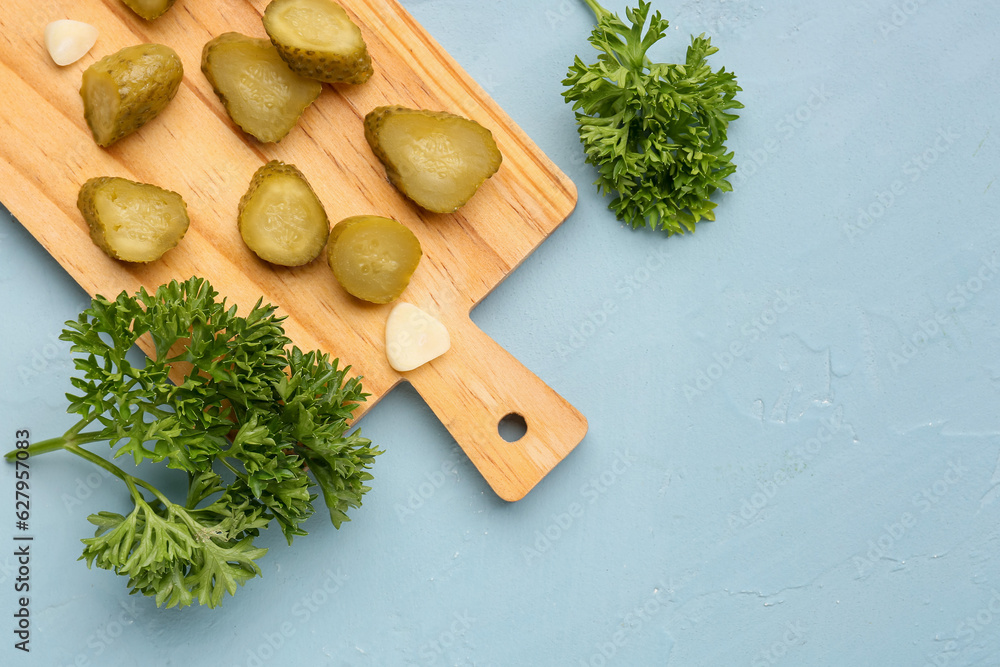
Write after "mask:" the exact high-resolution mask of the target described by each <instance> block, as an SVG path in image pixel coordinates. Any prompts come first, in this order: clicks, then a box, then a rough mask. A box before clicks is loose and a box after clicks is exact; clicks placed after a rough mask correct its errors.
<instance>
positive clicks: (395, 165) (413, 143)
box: [365, 106, 503, 213]
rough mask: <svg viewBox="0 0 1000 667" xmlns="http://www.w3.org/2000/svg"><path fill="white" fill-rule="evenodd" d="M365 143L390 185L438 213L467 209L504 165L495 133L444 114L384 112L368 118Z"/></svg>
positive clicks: (387, 109) (378, 110) (380, 110)
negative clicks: (488, 180)
mask: <svg viewBox="0 0 1000 667" xmlns="http://www.w3.org/2000/svg"><path fill="white" fill-rule="evenodd" d="M365 139H367V140H368V144H369V145H370V146H371V148H372V151H373V152H374V153H375V156H376V157H378V159H379V160H380V161H381V162H382V164H383V165H384V166H385V171H386V176H388V178H389V181H390V182H391V183H392V184H393V185H395V186H396V188H398V189H399V191H400V192H402V193H403V194H404V195H406V196H407V197H409V198H410V199H412V200H413V201H414V202H416V203H417V204H418V205H420V206H421V207H423V208H425V209H427V210H428V211H432V212H435V213H451V212H453V211H455V210H457V209H458V208H459V207H461V206H463V205H465V203H466V202H468V201H469V199H471V198H472V196H473V195H474V194H476V191H477V190H478V189H479V186H481V185H482V184H483V183H484V182H485V181H486V179H488V178H489V177H491V176H492V175H493V174H495V173H496V172H497V170H498V169H499V168H500V163H501V162H502V161H503V156H502V155H501V154H500V149H498V148H497V145H496V141H494V139H493V133H492V132H490V131H489V130H488V129H486V128H485V127H483V126H482V125H480V124H479V123H477V122H475V121H473V120H469V119H468V118H463V117H462V116H456V115H455V114H450V113H447V112H443V111H427V110H424V109H408V108H406V107H401V106H385V107H378V108H376V109H374V110H373V111H371V112H370V113H368V115H367V116H365Z"/></svg>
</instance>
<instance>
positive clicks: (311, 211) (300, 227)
mask: <svg viewBox="0 0 1000 667" xmlns="http://www.w3.org/2000/svg"><path fill="white" fill-rule="evenodd" d="M239 228H240V235H241V236H242V237H243V241H244V242H245V243H246V244H247V246H248V247H249V248H250V249H251V250H253V251H254V253H256V255H257V256H258V257H260V258H261V259H263V260H265V261H268V262H271V263H272V264H280V265H282V266H302V265H303V264H308V263H309V262H311V261H313V260H314V259H316V258H317V257H319V254H320V253H321V252H323V246H325V245H326V239H327V237H328V236H329V235H330V222H329V220H328V219H327V217H326V211H325V210H324V209H323V204H322V203H321V202H320V200H319V198H318V197H317V196H316V193H315V192H313V189H312V187H310V185H309V182H308V181H306V177H305V176H303V175H302V172H301V171H299V170H298V169H297V168H296V167H295V166H294V165H291V164H285V163H284V162H279V161H278V160H272V161H271V162H268V163H267V164H265V165H264V166H263V167H261V168H260V169H258V170H257V173H255V174H254V175H253V179H252V180H251V181H250V188H249V189H248V190H247V193H246V194H245V195H243V198H242V199H241V200H240V207H239Z"/></svg>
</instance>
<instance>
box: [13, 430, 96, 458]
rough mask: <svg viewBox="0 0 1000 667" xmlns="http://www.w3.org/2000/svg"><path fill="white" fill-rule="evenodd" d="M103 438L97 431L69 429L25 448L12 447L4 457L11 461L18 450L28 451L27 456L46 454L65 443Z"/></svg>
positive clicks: (82, 442)
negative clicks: (56, 436) (82, 431)
mask: <svg viewBox="0 0 1000 667" xmlns="http://www.w3.org/2000/svg"><path fill="white" fill-rule="evenodd" d="M102 439H104V436H102V434H101V433H100V432H99V431H87V432H84V433H78V432H74V430H73V429H70V430H69V431H67V432H66V434H65V435H61V436H59V437H58V438H49V439H48V440H41V441H39V442H33V443H31V444H30V445H28V447H27V449H14V450H11V451H9V452H7V453H6V454H4V458H6V459H7V460H8V461H13V460H14V458H15V457H16V456H17V453H18V452H25V451H26V452H28V455H29V456H38V455H39V454H46V453H48V452H55V451H58V450H60V449H65V448H66V447H67V445H71V444H86V443H88V442H96V441H98V440H102Z"/></svg>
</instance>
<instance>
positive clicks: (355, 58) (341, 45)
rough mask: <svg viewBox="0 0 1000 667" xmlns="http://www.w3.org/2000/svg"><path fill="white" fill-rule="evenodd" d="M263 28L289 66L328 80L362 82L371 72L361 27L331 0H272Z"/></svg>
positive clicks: (319, 78) (266, 10)
mask: <svg viewBox="0 0 1000 667" xmlns="http://www.w3.org/2000/svg"><path fill="white" fill-rule="evenodd" d="M263 21H264V30H265V31H266V32H267V34H268V36H269V37H270V38H271V42H272V43H273V44H274V46H275V47H276V48H277V49H278V53H280V54H281V57H282V58H284V59H285V61H286V62H287V63H288V66H289V67H291V68H292V70H294V71H295V72H298V73H299V74H301V75H302V76H307V77H309V78H312V79H317V80H319V81H326V82H327V83H354V84H357V83H364V82H365V81H367V80H368V79H369V78H370V77H371V75H372V59H371V56H370V55H369V54H368V47H367V46H366V45H365V40H364V37H363V36H362V35H361V29H360V28H358V26H357V25H356V24H355V23H354V22H353V21H351V18H350V17H349V16H348V15H347V12H346V11H344V8H343V7H341V6H340V5H339V4H337V3H336V2H334V1H333V0H273V1H272V2H271V3H270V4H268V6H267V9H265V10H264V17H263Z"/></svg>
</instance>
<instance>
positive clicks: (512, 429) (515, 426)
mask: <svg viewBox="0 0 1000 667" xmlns="http://www.w3.org/2000/svg"><path fill="white" fill-rule="evenodd" d="M497 432H498V433H499V434H500V437H501V438H503V439H504V440H506V441H507V442H517V441H518V440H520V439H521V438H523V437H524V434H525V433H527V432H528V422H526V421H524V417H522V416H521V415H519V414H517V413H516V412H511V413H510V414H508V415H507V416H505V417H504V418H503V419H501V420H500V422H499V423H498V424H497Z"/></svg>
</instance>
